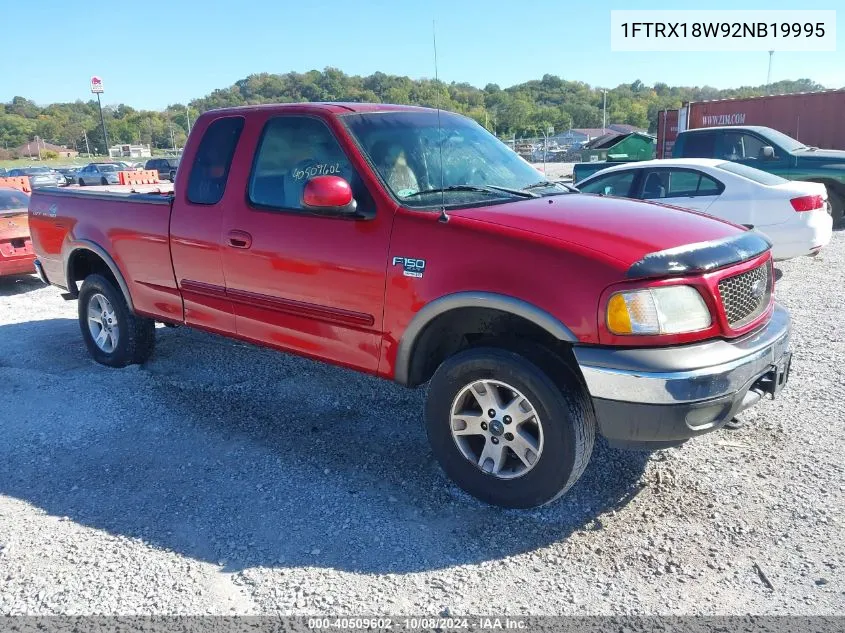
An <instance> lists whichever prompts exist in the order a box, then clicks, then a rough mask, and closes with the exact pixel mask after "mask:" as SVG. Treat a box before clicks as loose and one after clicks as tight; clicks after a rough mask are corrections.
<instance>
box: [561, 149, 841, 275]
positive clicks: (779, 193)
mask: <svg viewBox="0 0 845 633" xmlns="http://www.w3.org/2000/svg"><path fill="white" fill-rule="evenodd" d="M575 186H576V188H578V189H579V190H580V191H581V192H583V193H598V194H602V195H612V196H619V197H622V198H634V199H636V200H650V201H653V202H660V203H663V204H671V205H675V206H678V207H684V208H686V209H693V210H695V211H701V212H702V213H706V214H707V215H712V216H713V217H716V218H720V219H722V220H727V221H729V222H733V223H734V224H741V225H743V226H746V227H748V228H754V229H757V230H758V231H760V232H761V233H763V234H764V235H765V236H766V237H767V238H768V239H769V240H770V241H771V242H772V244H773V246H772V257H774V259H775V260H783V259H791V258H793V257H800V256H801V255H816V254H817V253H818V252H819V251H820V250H821V249H822V247H824V246H827V244H828V242H830V238H831V236H832V233H833V221H832V218H831V215H830V204H829V203H828V198H827V190H826V189H825V186H824V185H822V184H819V183H815V182H801V181H790V180H786V179H785V178H781V177H780V176H775V175H774V174H770V173H767V172H765V171H761V170H759V169H754V168H753V167H748V166H747V165H743V164H741V163H732V162H728V161H724V160H713V159H707V158H677V159H667V160H649V161H644V162H639V163H627V164H625V165H618V166H616V167H609V168H607V169H603V170H602V171H600V172H598V173H597V174H594V175H593V176H590V177H589V178H586V179H585V180H582V181H581V182H579V183H576V185H575Z"/></svg>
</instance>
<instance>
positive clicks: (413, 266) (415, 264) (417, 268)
mask: <svg viewBox="0 0 845 633" xmlns="http://www.w3.org/2000/svg"><path fill="white" fill-rule="evenodd" d="M393 265H394V266H401V267H402V274H403V275H405V276H406V277H416V278H417V279H422V276H423V273H425V260H424V259H414V258H413V257H394V258H393Z"/></svg>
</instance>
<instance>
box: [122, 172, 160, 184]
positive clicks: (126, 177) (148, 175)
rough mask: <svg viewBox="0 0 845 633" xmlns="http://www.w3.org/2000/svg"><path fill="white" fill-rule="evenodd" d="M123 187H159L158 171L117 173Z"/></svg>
mask: <svg viewBox="0 0 845 633" xmlns="http://www.w3.org/2000/svg"><path fill="white" fill-rule="evenodd" d="M117 179H118V182H119V183H120V184H121V185H157V184H158V183H159V179H158V171H157V170H155V169H139V170H137V171H120V172H118V173H117Z"/></svg>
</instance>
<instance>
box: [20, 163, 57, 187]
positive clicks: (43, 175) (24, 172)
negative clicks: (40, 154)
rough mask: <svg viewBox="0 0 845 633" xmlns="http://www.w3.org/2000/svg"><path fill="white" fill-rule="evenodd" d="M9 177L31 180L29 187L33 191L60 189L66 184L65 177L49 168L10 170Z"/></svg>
mask: <svg viewBox="0 0 845 633" xmlns="http://www.w3.org/2000/svg"><path fill="white" fill-rule="evenodd" d="M9 176H10V177H12V178H17V177H20V176H26V177H27V178H29V186H30V187H32V188H33V189H36V188H38V187H59V186H61V185H64V184H65V179H64V177H63V176H62V175H61V174H59V173H58V172H57V171H54V170H52V169H50V168H49V167H19V168H15V169H11V170H9Z"/></svg>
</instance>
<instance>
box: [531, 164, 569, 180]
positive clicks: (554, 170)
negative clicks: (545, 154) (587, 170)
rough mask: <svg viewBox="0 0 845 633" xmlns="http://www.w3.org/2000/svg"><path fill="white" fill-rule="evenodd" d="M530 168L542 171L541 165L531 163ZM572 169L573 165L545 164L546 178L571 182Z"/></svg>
mask: <svg viewBox="0 0 845 633" xmlns="http://www.w3.org/2000/svg"><path fill="white" fill-rule="evenodd" d="M531 166H532V167H534V168H535V169H539V170H540V171H543V163H531ZM574 167H575V163H546V168H545V169H546V177H548V178H552V179H555V178H559V179H562V180H572V170H573V169H574Z"/></svg>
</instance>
